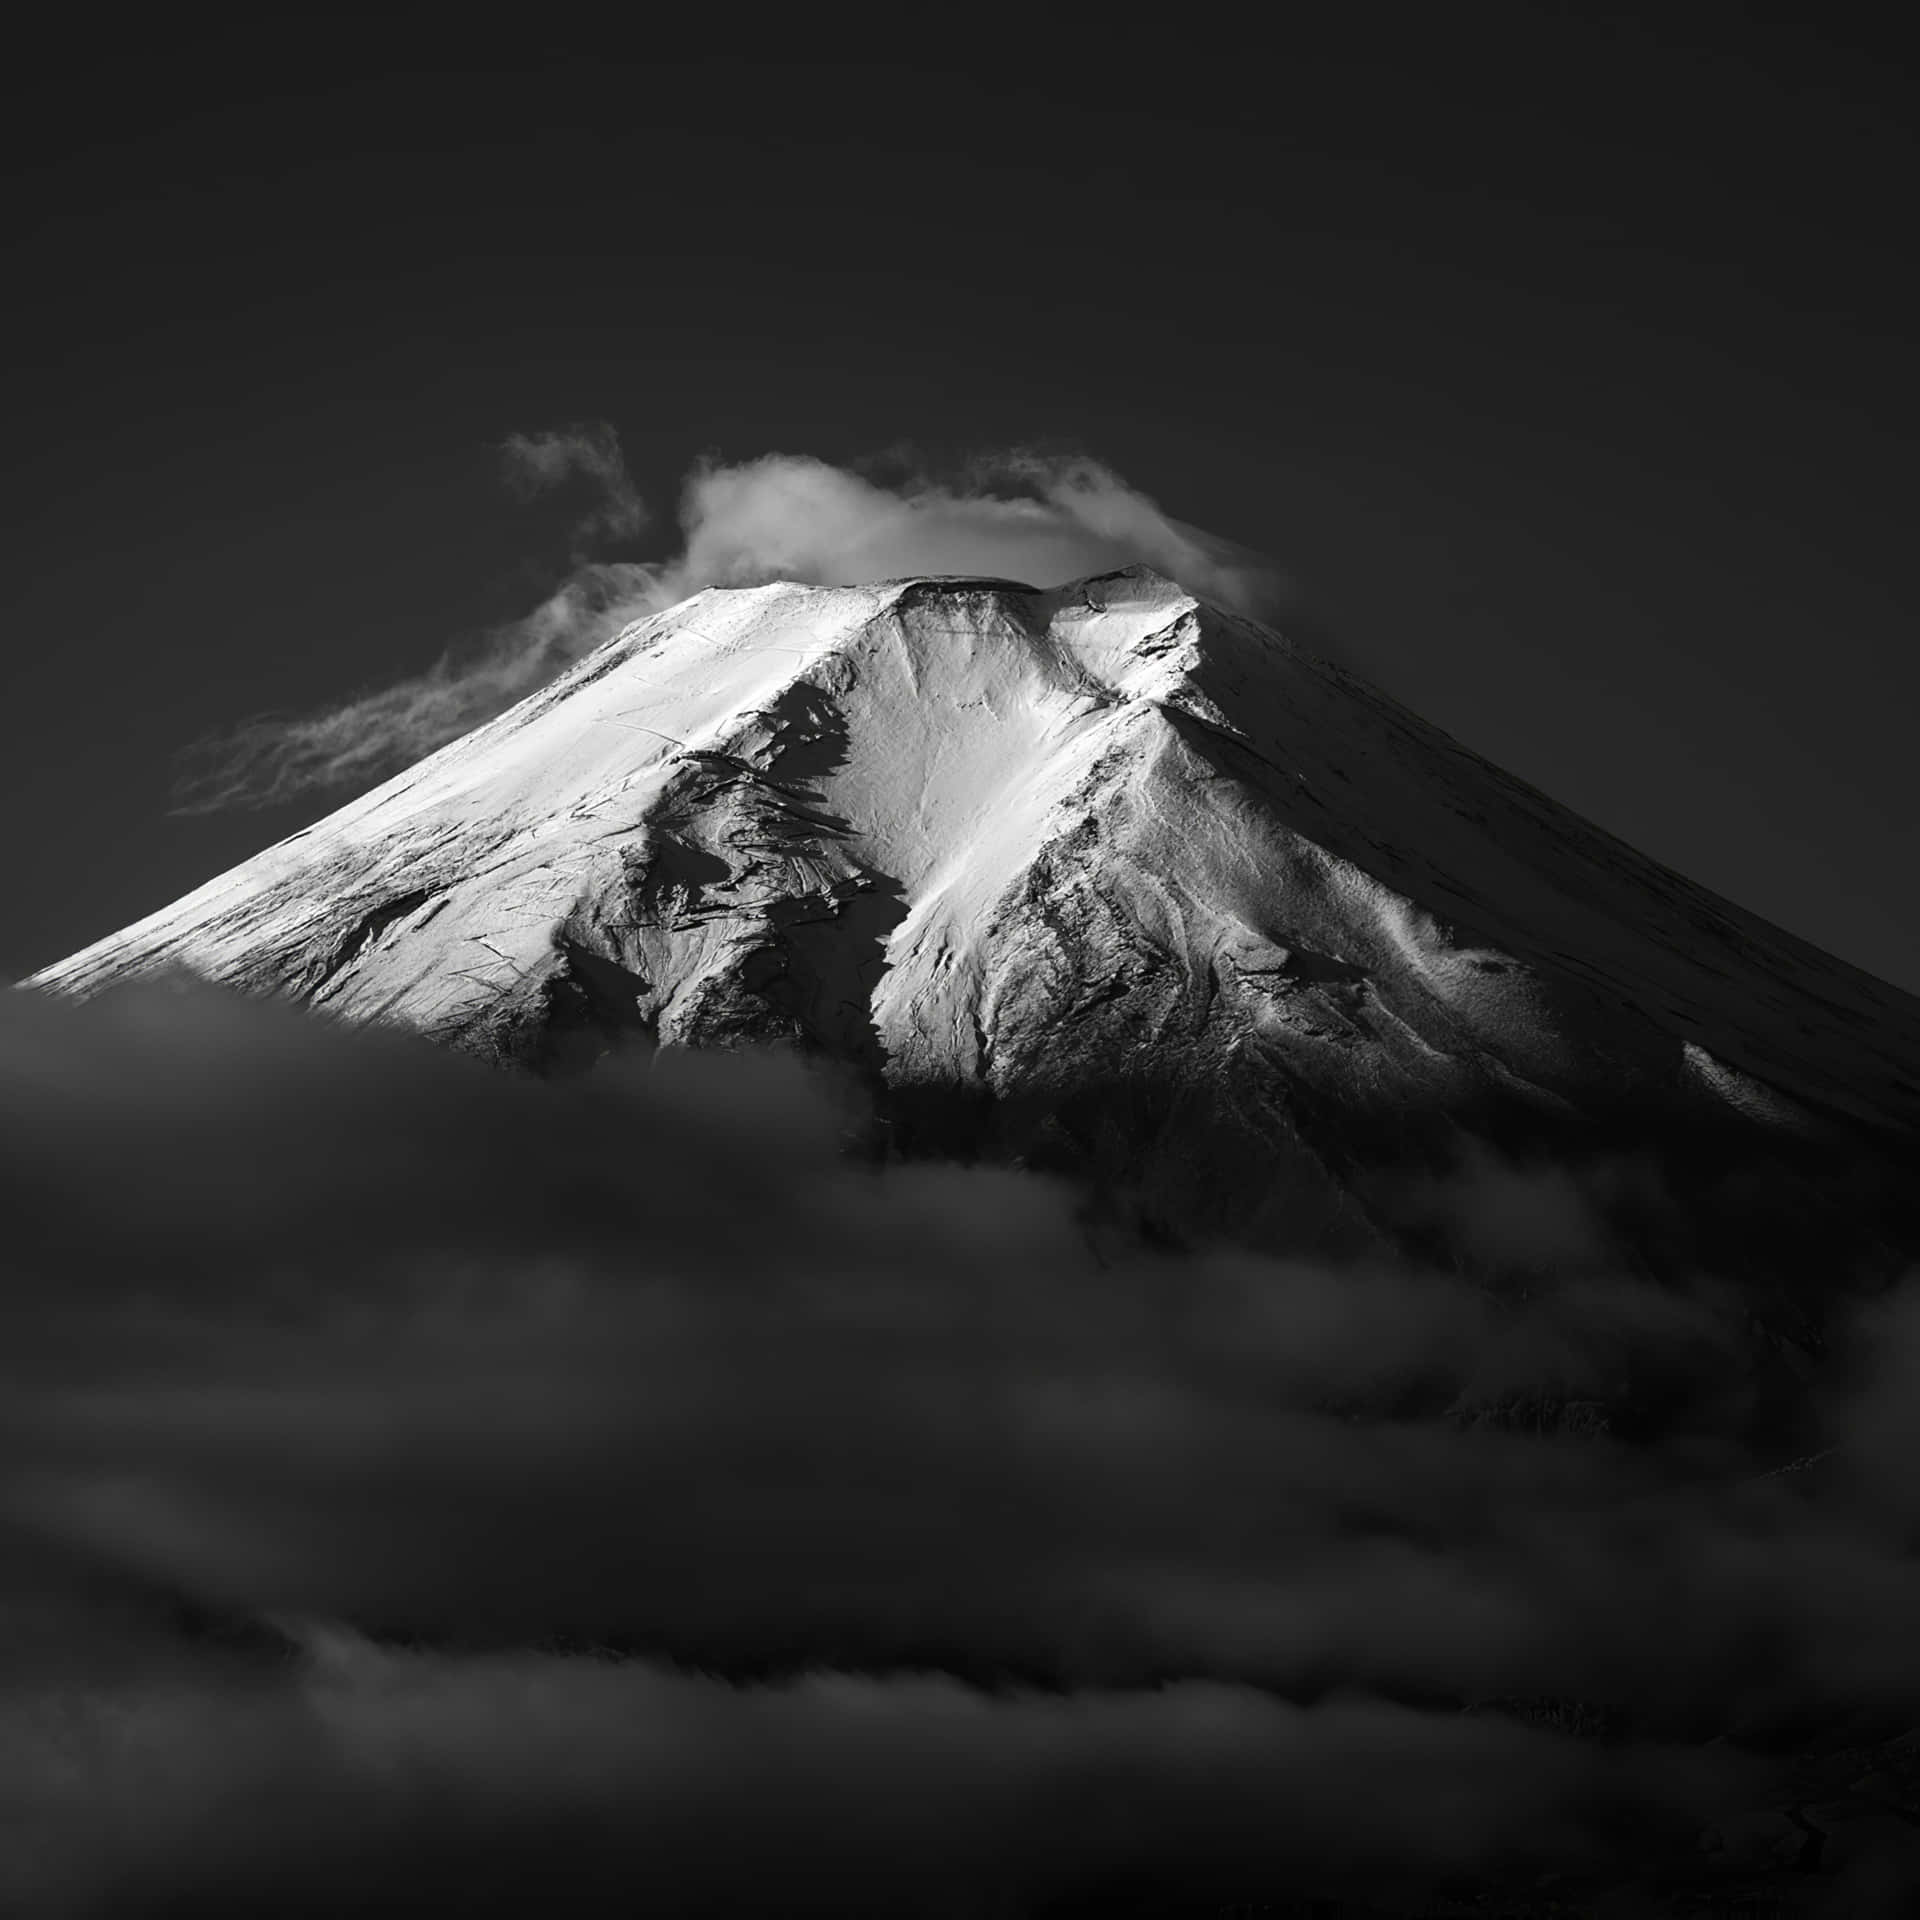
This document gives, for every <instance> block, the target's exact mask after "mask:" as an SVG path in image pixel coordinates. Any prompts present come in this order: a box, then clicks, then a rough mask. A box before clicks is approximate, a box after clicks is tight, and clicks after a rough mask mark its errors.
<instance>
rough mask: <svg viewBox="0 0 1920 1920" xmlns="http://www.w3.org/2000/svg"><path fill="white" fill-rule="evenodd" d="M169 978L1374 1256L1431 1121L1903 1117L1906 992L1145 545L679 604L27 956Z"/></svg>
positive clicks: (1676, 1128) (1704, 1124)
mask: <svg viewBox="0 0 1920 1920" xmlns="http://www.w3.org/2000/svg"><path fill="white" fill-rule="evenodd" d="M169 964H182V965H185V966H187V967H190V968H192V969H193V970H195V971H197V972H199V973H202V974H205V975H207V976H209V977H211V978H213V979H216V980H221V981H226V982H229V983H231V984H233V985H236V986H238V987H241V988H244V989H246V990H248V991H253V992H265V993H273V994H278V995H285V996H289V997H292V998H294V999H297V1000H300V1001H303V1002H305V1003H307V1004H310V1005H312V1006H314V1007H316V1008H319V1009H324V1010H326V1011H329V1012H332V1013H335V1014H337V1015H340V1016H342V1017H345V1018H348V1019H352V1020H386V1021H394V1022H399V1023H402V1024H404V1025H407V1026H411V1027H414V1028H417V1029H419V1030H420V1031H422V1032H425V1033H428V1034H430V1035H434V1036H436V1037H439V1038H441V1039H444V1040H447V1041H450V1042H452V1043H454V1044H456V1045H459V1046H462V1047H466V1048H469V1049H472V1050H475V1051H479V1052H482V1053H486V1054H489V1055H491V1056H494V1057H498V1058H501V1059H504V1060H511V1061H519V1062H523V1063H526V1064H529V1065H533V1066H551V1065H556V1064H562V1065H564V1064H567V1063H569V1062H571V1061H575V1060H582V1059H590V1058H591V1057H593V1055H594V1054H595V1053H596V1052H598V1051H599V1050H600V1049H601V1048H602V1047H603V1046H605V1045H606V1044H608V1043H609V1042H610V1041H611V1040H613V1039H614V1038H616V1037H617V1036H619V1035H621V1034H622V1033H626V1032H631V1033H632V1034H634V1035H636V1036H638V1037H640V1038H641V1039H642V1040H643V1041H659V1042H664V1043H670V1044H689V1045H700V1044H716V1043H728V1042H733V1041H740V1040H748V1039H765V1038H792V1039H798V1040H801V1041H803V1042H804V1043H806V1044H809V1045H811V1046H814V1047H816V1048H819V1049H821V1050H823V1051H825V1052H827V1053H830V1054H832V1055H835V1056H837V1057H840V1058H842V1059H845V1060H847V1061H849V1062H852V1063H854V1064H856V1065H857V1066H859V1067H861V1068H862V1069H864V1070H865V1071H867V1072H868V1073H869V1074H870V1075H871V1076H872V1078H873V1080H874V1082H875V1084H876V1085H878V1086H884V1087H885V1088H886V1089H888V1090H889V1092H888V1098H889V1099H890V1100H891V1101H892V1103H893V1104H892V1106H891V1109H890V1110H891V1112H892V1113H893V1115H894V1117H895V1119H896V1121H897V1123H898V1124H899V1126H900V1127H901V1129H902V1137H908V1138H911V1139H915V1140H923V1141H931V1142H935V1143H942V1144H948V1145H952V1144H955V1143H956V1142H960V1143H962V1144H967V1143H973V1144H978V1143H979V1142H980V1141H981V1140H982V1139H984V1138H986V1137H987V1136H988V1135H991V1136H992V1137H993V1138H994V1139H995V1140H997V1141H998V1142H999V1144H1000V1145H1001V1146H1002V1147H1003V1148H1006V1147H1008V1146H1009V1143H1011V1145H1012V1146H1013V1147H1017V1148H1018V1149H1020V1150H1023V1151H1028V1150H1030V1151H1033V1152H1035V1153H1038V1154H1040V1155H1042V1157H1045V1156H1046V1155H1047V1154H1049V1153H1052V1154H1056V1155H1059V1154H1064V1155H1065V1157H1066V1158H1068V1159H1077V1160H1079V1161H1081V1162H1086V1161H1088V1160H1091V1161H1092V1162H1093V1163H1095V1164H1097V1165H1098V1167H1099V1168H1101V1169H1102V1170H1103V1171H1105V1172H1107V1173H1109V1174H1111V1175H1113V1176H1115V1177H1117V1178H1120V1179H1123V1180H1124V1181H1126V1182H1127V1183H1128V1184H1129V1185H1131V1186H1133V1187H1135V1188H1138V1189H1139V1190H1140V1191H1142V1192H1143V1193H1145V1194H1146V1195H1147V1197H1148V1203H1149V1206H1150V1210H1154V1211H1157V1212H1158V1213H1159V1214H1160V1215H1161V1216H1163V1217H1164V1218H1165V1219H1166V1220H1168V1221H1169V1222H1172V1223H1174V1224H1176V1225H1179V1226H1183V1227H1191V1226H1194V1225H1196V1224H1197V1225H1201V1226H1206V1227H1214V1226H1224V1227H1226V1228H1228V1229H1230V1230H1233V1231H1244V1232H1253V1233H1254V1234H1255V1235H1256V1237H1269V1235H1268V1230H1269V1229H1271V1228H1273V1227H1274V1226H1275V1225H1276V1223H1279V1222H1283V1221H1285V1222H1292V1223H1295V1224H1296V1225H1298V1224H1300V1223H1303V1222H1307V1221H1311V1222H1312V1223H1313V1224H1314V1230H1315V1232H1317V1233H1319V1234H1320V1235H1322V1236H1323V1237H1324V1236H1325V1235H1327V1234H1332V1235H1333V1236H1334V1237H1335V1238H1339V1237H1341V1236H1342V1235H1345V1236H1346V1237H1347V1238H1348V1239H1350V1240H1352V1241H1355V1242H1360V1243H1364V1242H1365V1241H1366V1240H1367V1239H1368V1238H1369V1237H1370V1236H1371V1235H1372V1234H1373V1233H1374V1232H1375V1230H1376V1229H1377V1226H1378V1221H1377V1217H1376V1215H1377V1208H1375V1207H1374V1206H1373V1205H1372V1203H1371V1202H1370V1201H1369V1200H1368V1198H1367V1193H1366V1181H1365V1179H1363V1178H1362V1177H1361V1176H1362V1175H1364V1174H1365V1173H1366V1171H1367V1168H1368V1167H1369V1166H1371V1165H1373V1164H1375V1163H1378V1162H1383V1161H1385V1160H1390V1159H1392V1157H1393V1156H1394V1155H1395V1154H1399V1155H1400V1156H1401V1157H1402V1158H1404V1157H1405V1153H1406V1151H1407V1142H1408V1140H1409V1138H1410V1137H1412V1136H1414V1135H1417V1136H1419V1139H1420V1141H1421V1142H1422V1143H1424V1142H1425V1138H1426V1136H1425V1134H1424V1132H1423V1131H1422V1128H1423V1125H1424V1123H1423V1122H1422V1120H1421V1116H1429V1115H1431V1116H1437V1117H1438V1122H1439V1123H1441V1124H1443V1125H1444V1126H1445V1127H1447V1128H1454V1129H1457V1128H1458V1127H1459V1126H1460V1125H1462V1124H1463V1123H1468V1122H1470V1121H1472V1117H1473V1116H1476V1115H1481V1114H1485V1115H1488V1116H1490V1118H1489V1119H1488V1120H1487V1123H1486V1124H1487V1126H1488V1127H1489V1128H1491V1129H1493V1131H1494V1132H1495V1133H1496V1134H1498V1135H1500V1137H1502V1138H1504V1139H1506V1140H1508V1141H1509V1142H1510V1143H1511V1142H1513V1141H1520V1142H1522V1143H1524V1141H1525V1140H1526V1139H1527V1138H1528V1137H1529V1136H1530V1135H1531V1134H1536V1133H1537V1134H1539V1135H1540V1136H1541V1137H1546V1136H1548V1135H1551V1136H1553V1137H1554V1138H1556V1139H1557V1138H1559V1137H1560V1136H1561V1135H1563V1134H1564V1133H1565V1132H1566V1131H1567V1129H1569V1128H1573V1129H1576V1130H1577V1129H1579V1128H1582V1127H1585V1128H1588V1129H1598V1130H1599V1133H1600V1134H1604V1133H1605V1132H1606V1129H1607V1128H1608V1127H1610V1126H1612V1125H1614V1117H1615V1116H1622V1115H1625V1116H1646V1115H1655V1116H1658V1126H1659V1128H1660V1129H1662V1130H1663V1131H1662V1138H1663V1139H1670V1140H1672V1141H1676V1142H1679V1141H1684V1140H1685V1139H1686V1138H1688V1137H1689V1136H1692V1137H1696V1138H1699V1139H1705V1138H1708V1137H1711V1138H1713V1139H1716V1140H1718V1139H1721V1138H1737V1139H1740V1140H1742V1141H1745V1140H1748V1139H1753V1140H1761V1139H1764V1140H1766V1141H1768V1142H1797V1143H1805V1144H1807V1145H1808V1146H1809V1148H1810V1149H1812V1148H1819V1147H1822V1146H1824V1149H1825V1150H1827V1151H1829V1152H1833V1151H1839V1152H1841V1153H1843V1154H1844V1153H1852V1152H1855V1151H1859V1152H1867V1153H1869V1154H1870V1155H1882V1154H1887V1153H1892V1154H1895V1155H1904V1153H1905V1151H1906V1148H1907V1145H1908V1143H1910V1142H1911V1141H1912V1139H1913V1138H1914V1137H1915V1135H1916V1133H1920V1003H1917V1002H1915V1001H1914V1000H1912V999H1911V998H1909V997H1907V996H1905V995H1903V994H1900V993H1898V992H1897V991H1895V990H1894V989H1892V988H1891V987H1887V986H1884V985H1882V984H1881V983H1880V982H1878V981H1875V980H1873V979H1871V978H1870V977H1868V976H1866V975H1864V974H1862V973H1860V972H1858V971H1857V970H1855V969H1853V968H1850V967H1847V966H1845V965H1843V964H1841V963H1840V962H1838V961H1836V960H1833V959H1831V958H1829V957H1828V956H1826V955H1824V954H1822V953H1820V952H1818V951H1817V950H1816V949H1814V948H1812V947H1810V946H1808V945H1807V944H1805V943H1804V942H1801V941H1798V940H1796V939H1793V938H1792V937H1790V936H1788V935H1786V934H1784V933H1782V932H1780V931H1779V930H1777V929H1775V928H1772V927H1769V926H1768V925H1766V924H1765V923H1764V922H1762V921H1760V920H1758V919H1756V918H1755V917H1753V916H1752V915H1749V914H1746V913H1744V912H1742V911H1740V910H1739V909H1737V908H1734V907H1732V906H1730V905H1728V904H1727V903H1725V902H1723V901H1720V900H1718V899H1716V898H1715V897H1714V896H1712V895H1710V894H1708V893H1706V892H1705V891H1703V890H1702V889H1700V888H1697V887H1694V886H1692V885H1690V884H1689V883H1687V882H1686V881H1684V880H1682V879H1680V878H1679V877H1678V876H1676V875H1674V874H1672V873H1670V872H1669V871H1667V870H1666V869H1664V868H1662V867H1660V866H1659V865H1657V864H1656V863H1655V862H1653V861H1650V860H1648V859H1646V858H1644V857H1643V856H1641V855H1639V854H1637V853H1635V852H1633V851H1632V850H1631V849H1630V848H1628V847H1626V846H1624V845H1622V844H1621V843H1620V842H1618V841H1616V840H1614V839H1612V838H1611V837H1610V836H1608V835H1606V834H1604V833H1602V832H1600V831H1599V830H1598V829H1596V828H1593V827H1591V826H1589V825H1588V824H1586V823H1585V822H1583V821H1581V820H1579V819H1577V818H1576V817H1574V816H1573V815H1571V814H1569V813H1568V812H1566V811H1565V810H1564V809H1562V808H1559V807H1557V806H1555V805H1554V804H1553V803H1552V802H1551V801H1549V800H1547V799H1546V798H1545V797H1544V796H1542V795H1540V794H1538V793H1536V792H1535V791H1533V790H1532V789H1531V788H1528V787H1526V786H1525V785H1523V784H1522V783H1520V782H1518V781H1516V780H1513V779H1512V778H1510V777H1509V776H1507V775H1505V774H1503V773H1501V772H1500V771H1499V770H1498V769H1497V768H1494V767H1492V766H1490V765H1488V764H1487V763H1486V762H1484V761H1482V760H1480V759H1479V758H1477V757H1476V756H1474V755H1472V754H1470V753H1468V752H1466V751H1465V750H1464V749H1462V748H1461V747H1459V746H1458V745H1457V744H1456V743H1454V742H1453V741H1452V740H1450V739H1448V738H1447V737H1446V736H1445V735H1443V734H1441V733H1440V732H1438V731H1437V730H1436V729H1433V728H1431V727H1429V726H1427V725H1425V724H1424V723H1423V722H1421V721H1420V720H1419V719H1417V718H1416V717H1415V716H1413V715H1412V714H1410V713H1408V712H1406V711H1405V710H1404V709H1402V708H1400V707H1399V706H1397V705H1396V704H1395V703H1394V702H1392V701H1391V700H1389V699H1387V698H1386V697H1385V696H1383V695H1382V694H1380V693H1379V692H1378V691H1376V690H1375V689H1373V688H1371V687H1369V686H1368V685H1366V684H1365V683H1364V682H1362V681H1360V680H1359V679H1357V678H1356V677H1354V676H1352V675H1350V674H1348V673H1346V672H1344V671H1342V670H1341V669H1339V668H1337V667H1334V666H1331V665H1329V664H1327V663H1325V662H1323V661H1320V660H1318V659H1316V658H1314V657H1312V656H1311V655H1309V654H1307V653H1305V652H1303V651H1301V650H1299V649H1297V648H1295V647H1293V646H1292V645H1290V644H1289V643H1288V642H1287V641H1286V640H1284V639H1283V638H1281V637H1280V636H1278V635H1276V634H1274V633H1272V632H1270V631H1268V630H1267V629H1265V628H1263V627H1260V626H1258V625H1256V624H1254V623H1252V622H1249V621H1247V620H1244V619H1241V618H1239V617H1236V616H1233V615H1229V614H1226V613H1223V612H1221V611H1220V610H1218V609H1216V608H1214V607H1211V606H1208V605H1204V604H1201V603H1199V602H1196V601H1195V600H1194V599H1193V598H1191V597H1190V596H1188V595H1187V594H1185V593H1184V592H1182V591H1181V590H1180V589H1179V588H1178V587H1176V586H1174V585H1173V584H1172V583H1171V582H1169V581H1167V580H1165V579H1162V578H1161V577H1159V576H1158V575H1156V574H1153V573H1151V572H1148V571H1146V570H1143V569H1129V570H1127V571H1126V572H1123V573H1120V574H1114V575H1107V576H1102V577H1100V578H1098V579H1094V580H1089V581H1085V582H1082V583H1079V584H1077V585H1075V586H1072V587H1067V588H1061V589H1058V590H1055V591H1052V592H1037V591H1034V590H1032V589H1030V588H1026V587H1022V586H1019V585H1016V584H1014V583H1006V582H990V581H977V580H919V581H901V582H890V583H887V584H884V585H879V586H868V587H852V588H812V587H801V586H794V585H786V584H781V585H774V586H767V587H760V588H753V589H747V590H737V591H723V590H710V591H708V592H705V593H701V594H697V595H695V596H694V597H693V598H692V599H690V600H688V601H686V602H684V603H682V604H681V605H679V606H677V607H674V608H672V609H671V610H669V611H668V612H666V613H663V614H660V615H658V616H655V617H653V618H651V619H648V620H646V621H643V622H641V623H639V624H638V625H636V626H634V627H632V628H629V629H628V630H627V631H625V632H624V633H622V634H620V635H619V636H618V637H617V638H615V639H613V640H611V641H609V642H608V643H607V644H606V645H604V646H603V647H601V648H600V649H599V650H598V651H597V652H595V653H594V654H592V655H591V656H590V657H588V658H587V659H586V660H584V661H582V662H581V663H580V664H579V665H578V666H576V667H575V668H573V669H572V670H571V671H570V672H569V673H567V674H566V675H564V676H563V677H562V678H561V679H560V680H558V681H556V682H555V683H554V684H553V685H551V686H549V687H547V688H546V689H544V690H543V691H541V692H540V693H538V694H536V695H534V696H533V697H531V698H530V699H528V700H526V701H523V702H522V703H521V704H520V705H519V706H517V707H515V708H513V709H512V710H511V711H510V712H508V713H506V714H503V715H502V716H500V717H499V718H498V719H496V720H494V721H492V722H491V723H489V724H488V725H486V726H484V727H481V728H480V729H478V730H477V731H476V732H474V733H472V734H470V735H469V736H467V737H466V738H465V739H463V740H460V741H457V742H455V743H454V744H453V745H451V746H449V747H447V748H445V749H443V750H442V751H441V752H439V753H437V754H435V755H433V756H432V757H431V758H429V759H428V760H426V761H423V762H422V763H421V764H420V765H418V766H416V767H414V768H412V769H410V770H409V771H408V772H406V773H404V774H402V775H400V776H399V777H397V778H396V779H394V780H391V781H389V782H387V783H386V784H385V785H384V786H382V787H379V788H377V789H375V790H374V791H373V792H371V793H369V794H367V795H365V796H364V797H363V798H361V799H359V800H357V801H355V802H353V803H352V804H351V805H349V806H347V807H345V808H343V809H341V810H340V811H339V812H337V813H335V814H334V815H332V816H331V817H329V818H328V819H326V820H324V821H322V822H320V823H319V824H318V825H316V826H314V827H311V828H309V829H307V830H306V831H305V832H303V833H300V834H296V835H294V836H293V837H292V838H290V839H288V840H286V841H283V842H281V843H280V844H279V845H278V846H275V847H272V848H270V849H268V850H267V851H266V852H264V853H262V854H260V855H259V856H257V857H256V858H254V859H252V860H250V861H247V862H245V863H244V864H243V865H241V866H239V867H237V868H235V869H233V870H232V871H231V872H230V873H227V874H225V875H222V876H221V877H219V878H218V879H216V880H213V881H211V882H210V883H209V884H208V885H206V886H204V887H202V888H200V889H199V890H198V891H196V892H194V893H192V894H189V895H188V896H186V897H185V898H184V899H182V900H180V901H178V902H176V903H175V904H174V905H172V906H170V907H168V908H165V909H163V910H162V911H161V912H159V913H157V914H154V915H152V916H151V917H149V918H148V919H146V920H143V921H141V922H139V923H137V924H136V925H134V926H132V927H129V928H127V929H126V930H125V931H123V932H121V933H119V934H116V935H114V936H112V937H111V938H109V939H106V940H103V941H101V942H99V943H98V944H96V945H94V946H91V947H89V948H87V949H85V950H84V951H82V952H80V953H78V954H75V955H74V956H73V957H72V958H70V959H68V960H66V961H63V962H61V963H60V964H58V965H56V966H53V967H50V968H48V969H46V970H45V971H44V972H42V973H40V974H38V975H36V976H35V983H36V984H38V985H41V986H44V987H48V988H53V989H56V990H59V991H63V992H74V993H88V992H92V991H94V990H96V989H98V988H99V987H101V986H103V985H105V984H107V983H109V982H111V981H113V980H116V979H119V978H123V977H127V976H129V975H134V974H139V973H142V972H146V971H149V970H151V969H154V968H156V967H160V966H164V965H169ZM988 1114H991V1115H992V1116H993V1118H992V1119H991V1122H990V1123H989V1121H988V1120H986V1119H985V1118H983V1116H985V1115H988ZM1022 1114H1025V1115H1027V1116H1029V1120H1030V1124H1027V1123H1023V1122H1020V1121H1019V1116H1020V1115H1022ZM1009 1116H1012V1117H1013V1118H1012V1119H1011V1120H1010V1119H1009ZM1475 1124H1477V1123H1475ZM1631 1124H1632V1125H1633V1126H1636V1127H1637V1126H1640V1125H1641V1122H1640V1121H1639V1120H1635V1121H1633V1122H1632V1123H1631ZM956 1129H957V1130H958V1131H957V1132H956ZM1410 1129H1411V1133H1410ZM1643 1131H1644V1129H1643ZM1596 1137H1598V1136H1596ZM1636 1137H1639V1136H1636ZM1382 1141H1385V1142H1387V1143H1388V1144H1387V1145H1384V1146H1383V1145H1382V1144H1381V1142H1382ZM1050 1143H1051V1144H1050ZM1427 1150H1428V1149H1427V1146H1426V1145H1425V1144H1421V1145H1420V1146H1419V1151H1421V1152H1425V1151H1427Z"/></svg>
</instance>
